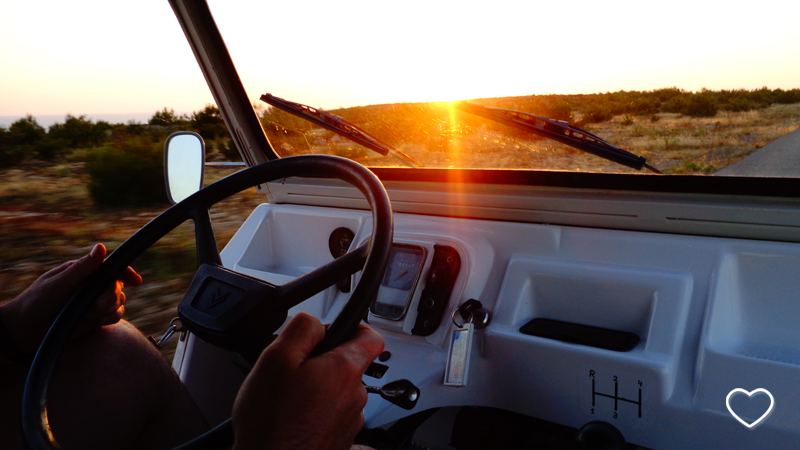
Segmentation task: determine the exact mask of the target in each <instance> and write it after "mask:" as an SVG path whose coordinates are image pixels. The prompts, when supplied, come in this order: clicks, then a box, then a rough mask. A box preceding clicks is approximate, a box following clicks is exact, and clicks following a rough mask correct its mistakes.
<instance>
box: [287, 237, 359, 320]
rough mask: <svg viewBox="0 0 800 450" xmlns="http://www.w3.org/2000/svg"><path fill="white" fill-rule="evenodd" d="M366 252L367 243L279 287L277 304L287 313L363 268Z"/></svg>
mask: <svg viewBox="0 0 800 450" xmlns="http://www.w3.org/2000/svg"><path fill="white" fill-rule="evenodd" d="M368 251H369V243H368V242H367V243H365V244H363V245H361V246H360V247H358V248H357V249H355V250H353V251H352V252H348V253H346V254H344V255H342V256H340V257H338V258H336V259H334V260H333V261H331V262H329V263H327V264H325V265H322V266H320V267H318V268H316V269H314V270H312V271H311V272H308V273H307V274H304V275H301V276H300V277H297V278H295V279H294V280H292V281H289V282H288V283H285V284H283V285H281V286H280V287H279V288H278V302H280V305H281V307H282V308H286V310H287V311H288V310H289V309H290V308H292V307H294V306H297V305H299V304H300V303H302V302H303V301H304V300H306V299H308V298H311V297H312V296H314V295H316V294H318V293H320V292H322V291H323V290H325V289H327V288H328V287H330V286H333V285H334V284H336V282H337V281H339V280H340V279H342V278H344V277H348V276H350V275H352V274H354V273H356V272H358V271H359V270H361V268H362V267H364V262H365V261H366V260H367V253H368Z"/></svg>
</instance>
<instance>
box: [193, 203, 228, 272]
mask: <svg viewBox="0 0 800 450" xmlns="http://www.w3.org/2000/svg"><path fill="white" fill-rule="evenodd" d="M192 218H193V219H194V237H195V242H196V244H195V245H196V246H197V266H198V267H200V266H201V265H203V264H216V265H218V266H221V265H222V259H221V258H220V256H219V249H218V248H217V238H216V236H215V235H214V227H213V226H212V225H211V216H210V215H209V213H208V207H205V206H199V207H198V208H196V209H195V210H194V212H193V214H192Z"/></svg>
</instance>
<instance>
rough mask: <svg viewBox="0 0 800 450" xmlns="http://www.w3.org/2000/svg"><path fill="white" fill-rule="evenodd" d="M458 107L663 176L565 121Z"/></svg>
mask: <svg viewBox="0 0 800 450" xmlns="http://www.w3.org/2000/svg"><path fill="white" fill-rule="evenodd" d="M455 107H456V108H458V109H460V110H462V111H466V112H468V113H472V114H475V115H478V116H481V117H485V118H487V119H489V120H494V121H495V122H500V123H502V124H505V125H508V126H511V127H514V128H519V129H520V130H525V131H529V132H531V133H534V134H538V135H539V136H542V137H545V138H548V139H552V140H554V141H557V142H561V143H562V144H566V145H569V146H570V147H574V148H577V149H578V150H582V151H584V152H587V153H591V154H593V155H595V156H599V157H601V158H605V159H607V160H609V161H613V162H615V163H618V164H622V165H623V166H627V167H630V168H633V169H636V170H642V168H643V167H644V168H646V169H648V170H651V171H653V172H655V173H658V174H663V173H662V172H661V171H660V170H658V169H656V168H655V167H653V166H651V165H649V164H647V161H646V160H645V158H644V157H643V156H639V155H637V154H635V153H631V152H629V151H627V150H623V149H621V148H619V147H617V146H615V145H613V144H611V143H609V142H606V141H604V140H602V139H600V138H599V137H597V136H595V135H594V134H592V133H590V132H588V131H586V130H583V129H581V128H578V127H575V126H572V125H570V124H569V122H565V121H563V120H553V119H548V118H547V117H541V116H535V115H533V114H528V113H526V112H522V111H512V110H510V109H500V108H491V107H488V106H483V105H478V104H475V103H468V102H456V103H455Z"/></svg>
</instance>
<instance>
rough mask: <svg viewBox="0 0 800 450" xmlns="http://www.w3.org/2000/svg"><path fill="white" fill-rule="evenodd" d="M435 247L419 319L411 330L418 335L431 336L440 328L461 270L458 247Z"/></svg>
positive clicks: (423, 292) (419, 309)
mask: <svg viewBox="0 0 800 450" xmlns="http://www.w3.org/2000/svg"><path fill="white" fill-rule="evenodd" d="M433 248H434V253H433V261H432V262H431V268H430V270H429V271H428V277H427V279H426V281H425V289H423V291H422V296H421V297H420V301H419V305H418V306H417V321H416V322H415V324H414V328H413V329H412V330H411V334H415V335H417V336H430V335H431V334H433V332H434V331H436V329H437V328H439V324H440V323H441V322H442V316H444V311H445V308H447V302H448V301H449V300H450V295H451V294H452V293H453V286H454V285H455V284H456V279H457V278H458V272H459V271H460V270H461V257H460V256H459V255H458V252H457V251H456V249H454V248H453V247H450V246H447V245H434V246H433Z"/></svg>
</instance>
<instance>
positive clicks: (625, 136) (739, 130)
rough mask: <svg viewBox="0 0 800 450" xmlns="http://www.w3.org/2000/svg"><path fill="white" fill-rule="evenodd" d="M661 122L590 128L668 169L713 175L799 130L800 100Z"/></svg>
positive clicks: (665, 118)
mask: <svg viewBox="0 0 800 450" xmlns="http://www.w3.org/2000/svg"><path fill="white" fill-rule="evenodd" d="M656 117H658V119H659V120H658V121H657V122H652V121H651V120H650V118H649V117H637V118H635V119H634V123H633V124H631V125H623V124H622V117H615V118H614V119H613V120H612V121H610V122H605V123H601V124H595V125H591V126H589V127H587V128H588V129H589V130H590V131H592V132H593V133H595V134H597V135H599V136H601V137H603V138H604V139H606V140H608V141H609V142H612V143H614V144H615V145H617V146H619V147H622V148H624V149H626V150H630V151H632V152H634V153H637V154H640V155H642V156H644V157H646V158H647V159H648V162H651V164H654V165H655V166H656V167H659V168H660V169H662V170H664V171H666V172H668V173H698V172H700V173H713V172H714V171H716V170H718V169H721V168H723V167H725V166H728V165H730V164H733V163H734V162H736V161H739V160H740V159H742V158H744V157H746V156H747V155H749V154H750V153H752V152H754V151H756V150H758V149H760V148H761V147H763V146H765V145H767V144H768V143H770V142H772V141H773V140H775V139H776V138H778V137H780V136H783V135H784V134H787V133H790V132H792V131H794V130H796V129H798V128H800V104H793V105H773V106H770V107H768V108H765V109H760V110H754V111H747V112H720V113H718V114H717V115H716V116H715V117H709V118H690V117H681V116H679V115H677V114H658V115H657V116H656Z"/></svg>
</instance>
